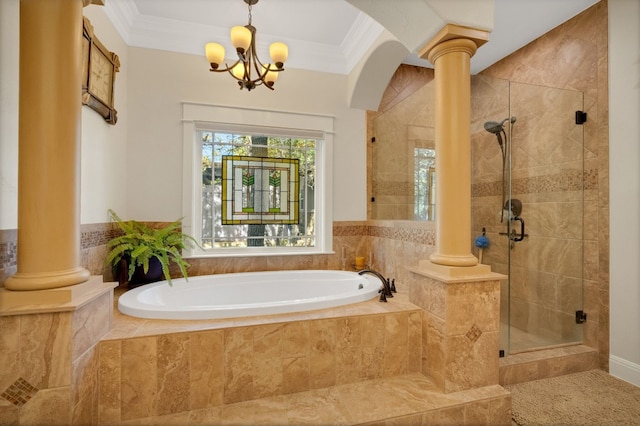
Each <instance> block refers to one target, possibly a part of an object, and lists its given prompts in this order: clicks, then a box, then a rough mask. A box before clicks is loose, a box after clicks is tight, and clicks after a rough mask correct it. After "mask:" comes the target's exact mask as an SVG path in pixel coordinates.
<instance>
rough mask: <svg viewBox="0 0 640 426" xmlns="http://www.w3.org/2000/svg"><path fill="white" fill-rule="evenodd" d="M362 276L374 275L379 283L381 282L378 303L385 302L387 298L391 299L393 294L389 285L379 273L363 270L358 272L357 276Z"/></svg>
mask: <svg viewBox="0 0 640 426" xmlns="http://www.w3.org/2000/svg"><path fill="white" fill-rule="evenodd" d="M364 274H372V275H375V276H376V277H378V278H379V279H380V281H382V289H381V290H380V293H381V295H380V301H381V302H386V301H387V297H393V292H392V291H391V285H390V284H389V280H388V279H386V278H385V277H384V276H383V275H382V274H381V273H380V272H378V271H374V270H373V269H363V270H362V271H359V272H358V275H364ZM394 281H395V280H394Z"/></svg>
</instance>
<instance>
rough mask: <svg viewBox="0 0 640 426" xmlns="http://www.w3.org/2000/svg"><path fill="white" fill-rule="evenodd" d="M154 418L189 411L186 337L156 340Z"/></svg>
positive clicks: (188, 369)
mask: <svg viewBox="0 0 640 426" xmlns="http://www.w3.org/2000/svg"><path fill="white" fill-rule="evenodd" d="M156 348H157V360H156V365H157V381H158V389H157V396H156V398H157V402H156V404H157V410H156V413H157V414H158V415H163V414H169V413H177V412H181V411H188V410H189V408H190V385H191V383H190V377H189V373H190V371H191V369H190V351H189V349H190V347H189V336H188V335H186V334H170V335H164V336H158V338H157V342H156Z"/></svg>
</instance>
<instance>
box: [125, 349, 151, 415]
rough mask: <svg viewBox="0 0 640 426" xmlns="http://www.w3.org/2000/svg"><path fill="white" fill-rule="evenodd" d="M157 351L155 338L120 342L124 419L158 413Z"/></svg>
mask: <svg viewBox="0 0 640 426" xmlns="http://www.w3.org/2000/svg"><path fill="white" fill-rule="evenodd" d="M157 362H158V351H157V339H156V338H155V337H142V338H136V339H129V340H123V341H122V343H121V376H120V383H121V384H120V386H121V393H120V398H121V419H122V420H129V419H136V418H141V417H151V416H155V415H156V414H157V412H158V411H157V410H158V406H157V393H158V364H157Z"/></svg>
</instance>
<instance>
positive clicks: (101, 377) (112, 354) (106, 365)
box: [97, 341, 122, 424]
mask: <svg viewBox="0 0 640 426" xmlns="http://www.w3.org/2000/svg"><path fill="white" fill-rule="evenodd" d="M121 347H122V342H120V341H108V342H101V343H100V344H99V345H98V350H99V361H98V377H97V380H98V419H99V421H100V423H101V424H109V423H116V422H118V421H120V420H121V404H122V402H121V401H122V394H121V392H122V390H121V389H122V388H121V381H122V367H121V366H122V359H121Z"/></svg>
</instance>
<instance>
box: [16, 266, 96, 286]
mask: <svg viewBox="0 0 640 426" xmlns="http://www.w3.org/2000/svg"><path fill="white" fill-rule="evenodd" d="M90 276H91V274H90V273H89V271H87V270H86V269H84V268H82V267H77V268H73V269H67V270H63V271H56V272H35V273H29V272H20V271H18V272H17V273H16V274H15V275H13V276H11V277H9V278H7V280H6V281H5V282H4V286H5V288H7V289H9V290H18V291H28V290H46V289H51V288H59V287H67V286H70V285H75V284H80V283H83V282H85V281H87V280H88V279H89V277H90Z"/></svg>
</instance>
